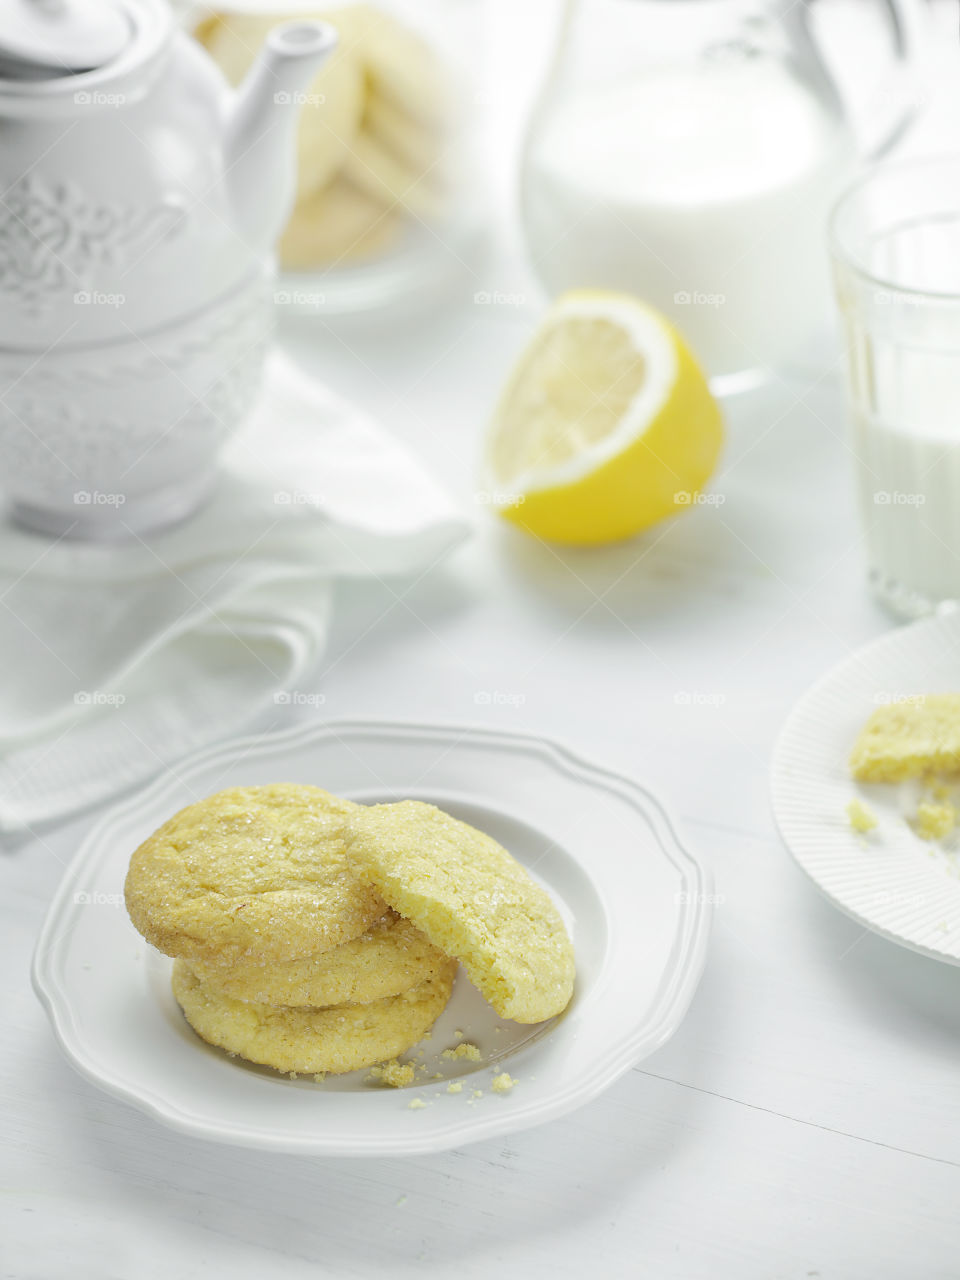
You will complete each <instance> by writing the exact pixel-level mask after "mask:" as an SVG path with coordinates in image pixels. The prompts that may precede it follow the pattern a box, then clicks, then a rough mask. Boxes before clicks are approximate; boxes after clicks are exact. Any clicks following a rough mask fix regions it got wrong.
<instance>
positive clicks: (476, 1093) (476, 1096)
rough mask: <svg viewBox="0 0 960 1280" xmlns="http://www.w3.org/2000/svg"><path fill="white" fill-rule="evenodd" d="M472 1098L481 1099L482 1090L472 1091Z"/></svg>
mask: <svg viewBox="0 0 960 1280" xmlns="http://www.w3.org/2000/svg"><path fill="white" fill-rule="evenodd" d="M473 1096H474V1097H475V1098H482V1097H483V1090H482V1089H474V1091H473Z"/></svg>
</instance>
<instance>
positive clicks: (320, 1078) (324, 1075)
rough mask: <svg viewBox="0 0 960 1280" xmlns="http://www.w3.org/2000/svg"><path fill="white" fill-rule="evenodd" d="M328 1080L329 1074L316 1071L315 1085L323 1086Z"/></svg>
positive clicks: (314, 1076) (314, 1075)
mask: <svg viewBox="0 0 960 1280" xmlns="http://www.w3.org/2000/svg"><path fill="white" fill-rule="evenodd" d="M326 1078H327V1073H326V1072H325V1071H315V1072H314V1073H313V1083H314V1084H323V1082H324V1080H326Z"/></svg>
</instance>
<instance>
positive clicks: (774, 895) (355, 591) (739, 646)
mask: <svg viewBox="0 0 960 1280" xmlns="http://www.w3.org/2000/svg"><path fill="white" fill-rule="evenodd" d="M521 272H522V269H521V267H520V266H519V265H518V263H517V261H516V259H515V258H514V257H512V256H511V254H510V253H509V252H504V253H503V254H501V256H499V257H497V258H495V259H494V260H493V262H492V264H490V265H489V266H487V267H485V268H482V269H480V272H479V274H478V275H477V276H476V277H473V278H471V279H469V280H466V281H465V282H464V284H463V286H462V288H461V289H460V291H459V295H458V297H456V298H454V299H453V300H452V301H451V302H450V304H449V305H447V306H445V307H443V308H439V309H437V310H436V311H435V312H434V313H433V314H432V315H431V316H430V317H428V318H421V319H420V320H419V321H418V322H417V323H416V324H410V325H403V326H395V327H383V328H381V329H379V330H375V329H371V328H370V327H369V326H367V327H362V326H357V325H353V326H351V325H341V326H339V327H338V328H337V330H336V331H334V330H333V329H330V328H327V327H326V326H324V325H323V324H318V323H311V322H306V321H293V320H288V321H285V323H284V327H283V338H284V341H285V342H286V344H287V345H288V347H289V348H290V349H291V350H292V351H293V353H294V355H295V356H296V357H297V358H298V359H300V360H301V361H303V362H304V363H305V364H306V365H308V366H309V367H310V368H312V369H314V370H315V371H316V372H317V373H318V374H319V375H320V376H322V377H323V378H325V379H327V380H328V381H329V382H330V383H331V384H332V385H333V386H335V387H336V388H337V389H339V390H342V391H343V392H344V393H345V394H347V395H350V396H352V397H353V398H354V399H355V400H357V401H358V402H359V403H361V404H363V405H365V406H366V407H368V408H370V409H371V410H372V411H374V412H375V413H376V414H378V415H379V416H380V417H381V419H382V420H383V421H384V423H385V424H387V425H389V426H390V427H391V428H392V429H393V430H395V431H396V432H397V433H398V434H399V435H400V436H401V437H403V438H404V439H406V440H407V441H409V443H410V445H411V447H413V448H415V449H417V450H419V451H420V452H421V453H422V454H423V456H424V457H426V458H429V459H430V462H431V465H432V466H433V469H434V470H435V472H436V473H437V474H438V475H440V476H441V477H443V478H444V479H445V480H446V481H447V483H448V484H449V485H450V487H451V488H452V489H453V490H454V491H455V492H456V493H457V494H458V495H459V496H460V497H461V499H462V500H463V502H464V504H465V506H468V507H469V508H470V509H472V510H475V511H476V514H477V518H478V521H479V531H478V536H477V537H476V539H475V540H474V542H473V543H472V544H471V545H470V546H468V547H467V548H465V549H463V550H462V551H460V552H459V553H457V554H456V556H455V557H454V558H452V559H451V560H450V561H448V562H447V563H446V564H445V565H443V566H441V567H440V568H437V569H435V570H433V571H431V572H429V573H428V574H426V575H425V576H424V577H423V578H422V579H421V580H420V581H418V582H416V583H398V584H394V588H393V590H392V591H386V590H384V589H383V588H381V587H379V586H375V585H363V586H354V587H349V588H344V589H343V590H342V591H341V593H340V599H339V608H338V610H337V615H336V625H335V630H334V635H333V637H332V641H331V645H330V647H329V650H328V652H327V654H326V656H325V659H324V661H323V663H322V665H321V668H320V669H319V670H318V672H317V673H316V679H315V682H314V683H313V684H311V685H310V689H311V690H318V691H319V690H322V691H323V693H324V694H325V696H326V702H325V704H324V705H323V707H322V708H320V709H319V711H318V710H316V709H314V710H311V711H310V714H315V715H316V714H322V715H323V716H324V717H327V718H334V717H347V716H349V717H355V716H370V717H378V718H382V717H396V718H401V719H413V720H417V719H420V720H445V721H463V720H466V721H474V722H479V723H486V724H492V725H496V726H498V727H509V728H516V729H522V730H527V731H532V732H536V733H541V734H544V735H547V736H550V737H557V738H559V739H561V740H564V741H566V742H568V743H570V744H571V745H573V746H574V747H576V749H577V750H578V751H579V752H581V753H583V754H585V755H587V756H589V757H594V758H596V759H597V760H598V761H601V762H604V763H607V764H610V765H612V766H614V767H615V768H619V769H622V770H625V771H627V772H629V773H631V774H635V775H637V776H639V777H641V778H644V779H646V780H647V781H648V782H650V783H651V784H652V785H653V786H654V788H655V789H656V790H657V791H658V792H659V794H660V795H661V796H662V798H663V799H664V800H665V801H666V803H667V804H668V806H669V807H670V808H671V809H672V810H673V811H674V814H675V815H676V817H677V819H678V821H679V825H680V828H681V831H682V832H683V833H684V834H685V836H686V839H687V840H688V842H689V843H690V844H691V846H694V847H696V848H697V849H698V850H699V851H700V852H701V853H702V855H703V856H704V857H705V858H707V859H709V861H710V862H711V863H712V865H713V867H714V869H715V872H716V877H717V883H718V889H719V891H720V894H721V895H722V901H721V902H720V904H719V905H718V907H717V910H716V917H715V928H714V934H713V939H712V945H711V949H710V954H709V958H708V963H707V969H706V972H705V975H704V978H703V981H702V983H701V986H700V989H699V992H698V994H697V996H696V998H695V1000H694V1003H693V1006H692V1008H691V1010H690V1013H689V1015H688V1017H687V1019H686V1021H685V1022H684V1024H683V1026H682V1027H681V1029H680V1031H679V1032H678V1034H677V1035H676V1037H675V1038H674V1039H673V1041H672V1042H671V1043H670V1044H668V1045H667V1046H666V1047H665V1048H664V1049H662V1050H661V1051H660V1052H659V1053H657V1054H656V1055H655V1056H654V1057H652V1058H650V1059H649V1060H647V1061H646V1062H644V1063H642V1064H641V1065H640V1066H638V1067H637V1068H636V1069H634V1070H633V1071H631V1072H630V1073H629V1074H627V1075H626V1076H625V1077H624V1078H623V1079H621V1081H620V1082H619V1083H618V1084H617V1085H616V1086H614V1087H613V1088H612V1089H611V1090H610V1091H609V1092H608V1093H607V1094H605V1095H604V1096H603V1097H601V1098H600V1099H599V1100H597V1101H595V1102H593V1103H592V1104H590V1105H589V1106H587V1107H585V1108H584V1109H582V1110H581V1111H579V1112H577V1113H575V1114H573V1115H572V1116H570V1117H568V1118H567V1119H564V1120H561V1121H557V1122H555V1123H553V1124H550V1125H546V1126H543V1127H541V1128H539V1129H534V1130H531V1131H528V1132H525V1133H521V1134H517V1135H515V1136H514V1137H512V1138H510V1139H507V1140H503V1141H493V1142H486V1143H480V1144H478V1145H475V1146H471V1147H468V1148H465V1149H463V1150H460V1151H454V1152H451V1153H449V1154H446V1155H439V1156H433V1157H418V1158H414V1159H410V1160H341V1161H321V1160H316V1159H309V1158H294V1157H284V1156H279V1155H267V1154H261V1153H257V1152H247V1151H243V1150H238V1149H234V1148H229V1147H219V1146H216V1145H212V1144H207V1143H204V1142H201V1141H196V1140H191V1139H189V1138H186V1137H183V1136H181V1135H179V1134H177V1133H173V1132H168V1131H166V1130H165V1129H163V1128H161V1127H159V1126H158V1125H157V1124H156V1123H155V1122H153V1121H152V1120H150V1119H148V1118H147V1117H145V1116H142V1115H140V1114H139V1113H138V1112H136V1111H134V1110H132V1109H130V1108H128V1107H127V1106H125V1105H123V1104H121V1103H119V1102H116V1101H114V1100H112V1099H111V1098H109V1097H107V1096H105V1095H103V1094H101V1093H99V1092H98V1091H97V1090H96V1089H94V1088H93V1087H92V1086H91V1085H89V1084H87V1083H86V1082H85V1081H84V1080H82V1079H81V1078H80V1077H78V1076H77V1075H76V1074H75V1073H74V1072H73V1071H72V1070H71V1068H70V1067H69V1066H68V1065H67V1063H66V1062H65V1061H64V1060H63V1059H62V1058H61V1056H60V1053H59V1051H58V1050H57V1048H56V1046H55V1044H54V1041H53V1037H52V1035H51V1033H50V1031H49V1029H48V1027H47V1024H46V1020H45V1018H44V1015H43V1013H42V1011H41V1009H40V1006H39V1004H38V1003H37V1000H36V998H35V997H34V995H33V993H32V991H31V989H30V984H29V977H28V970H29V963H30V956H31V951H32V947H33V940H34V937H35V934H36V932H37V929H38V927H39V924H40V921H41V919H42V916H43V913H44V910H45V906H46V903H47V901H48V899H49V897H50V894H51V892H52V889H53V887H54V885H55V883H56V882H57V879H58V877H59V876H60V874H61V872H62V869H63V862H64V861H65V860H66V859H68V858H69V857H70V855H71V853H72V852H73V850H74V849H75V847H76V845H77V842H78V840H79V838H80V837H81V836H82V835H83V833H84V831H85V830H86V829H87V828H88V827H89V826H90V825H91V823H92V821H93V818H94V816H95V815H90V814H88V815H85V816H84V817H83V818H81V819H77V820H76V821H73V822H70V823H69V824H65V825H63V826H61V827H59V828H55V829H52V830H50V831H46V832H44V833H43V836H44V838H43V840H42V841H39V840H35V839H32V838H31V839H25V840H11V841H8V842H7V843H6V844H5V846H4V851H3V856H2V858H0V885H2V893H0V989H2V993H3V1006H2V1007H3V1011H4V1021H3V1035H2V1042H3V1052H2V1054H0V1073H2V1083H0V1090H2V1097H3V1102H4V1106H5V1109H6V1115H5V1127H6V1133H5V1141H4V1143H3V1145H2V1147H0V1181H2V1184H3V1196H2V1198H0V1275H3V1276H12V1277H16V1278H17V1280H51V1278H53V1277H56V1278H59V1277H66V1276H70V1277H79V1278H80V1280H83V1278H85V1277H95V1278H96V1280H107V1278H113V1277H116V1278H118V1280H130V1278H133V1277H135V1278H136V1280H141V1278H142V1280H154V1278H156V1280H168V1277H171V1276H175V1277H178V1278H182V1280H186V1278H188V1277H209V1276H221V1275H223V1276H226V1275H229V1276H231V1277H235V1278H236V1280H241V1278H242V1280H246V1277H251V1280H252V1278H254V1277H256V1278H257V1280H260V1278H261V1277H263V1276H264V1275H269V1276H273V1275H277V1276H283V1277H291V1278H293V1277H301V1276H303V1277H306V1276H318V1275H320V1276H332V1277H354V1276H357V1277H377V1276H381V1275H385V1274H390V1275H392V1276H397V1277H402V1276H408V1275H410V1276H413V1275H419V1276H431V1277H444V1278H445V1277H448V1276H453V1275H458V1276H462V1277H489V1276H491V1275H498V1276H504V1277H510V1278H511V1280H512V1278H513V1277H518V1278H519V1277H539V1276H544V1277H546V1276H551V1277H553V1276H557V1277H577V1278H578V1280H579V1278H580V1277H582V1276H584V1275H590V1274H604V1275H609V1276H614V1277H620V1276H631V1277H632V1276H641V1277H651V1278H652V1280H701V1278H703V1280H707V1278H708V1277H709V1278H710V1280H805V1278H807V1277H822V1278H823V1280H888V1278H889V1280H900V1278H901V1277H903V1276H905V1275H910V1276H915V1277H918V1280H956V1277H957V1276H960V1070H958V1068H960V970H958V969H954V968H950V967H948V966H946V965H940V964H938V963H936V962H935V961H932V960H927V959H925V958H922V957H920V956H917V955H914V954H912V953H910V952H908V951H905V950H902V949H899V948H897V947H895V946H893V945H891V944H889V943H887V942H884V941H882V940H881V939H879V938H877V937H875V936H874V935H872V934H869V933H864V932H862V931H861V930H860V929H859V927H858V926H856V925H855V924H854V923H852V922H851V921H850V920H849V919H847V918H846V917H844V916H843V915H841V914H840V913H839V912H837V911H836V910H834V909H833V908H832V907H831V906H830V905H829V904H828V903H826V902H825V901H824V900H822V899H821V898H820V897H819V896H818V894H817V893H816V892H815V891H814V890H813V889H812V888H811V887H810V885H809V884H808V883H807V882H806V880H805V879H804V878H803V877H802V875H801V874H800V872H799V871H797V870H796V869H795V868H794V866H793V864H792V863H791V861H790V860H789V858H788V856H787V854H786V853H785V852H784V850H783V849H782V847H781V845H780V843H779V841H778V838H777V836H776V834H775V832H774V829H773V825H772V820H771V816H770V810H769V801H768V787H767V770H768V762H769V756H770V749H771V746H772V743H773V740H774V737H775V735H776V733H777V730H778V727H779V726H780V724H781V722H782V720H783V718H784V715H785V714H786V712H787V710H788V709H789V707H790V705H791V704H792V702H793V700H794V699H795V698H796V697H797V696H798V694H800V693H801V692H802V690H803V689H804V688H805V687H806V686H807V685H808V684H809V683H810V682H811V681H812V680H813V679H815V678H816V677H817V676H818V675H819V674H820V673H821V672H822V671H823V670H824V669H825V668H826V667H828V666H829V665H831V664H832V663H833V662H835V661H836V660H838V659H840V658H842V657H844V656H845V655H846V654H847V653H849V651H850V649H851V648H852V647H853V646H856V645H859V644H861V643H862V642H864V641H866V640H869V639H870V638H871V637H873V636H875V635H878V634H880V633H881V632H882V631H883V630H884V629H885V628H886V627H888V626H889V625H891V624H890V621H889V619H887V618H886V617H885V616H884V615H882V614H881V613H880V611H879V610H878V609H877V608H876V607H875V606H874V605H873V604H872V603H871V602H870V600H869V598H868V597H867V594H866V592H865V589H864V582H863V577H864V566H863V556H862V547H861V544H860V541H859V537H858V530H857V523H856V520H855V515H854V507H853V501H852V483H851V475H850V467H851V459H850V455H849V452H848V450H847V448H846V445H845V443H844V432H843V415H842V408H841V405H840V396H839V387H838V384H837V383H836V381H835V380H833V379H830V378H828V379H824V380H823V381H821V382H820V383H819V384H818V385H815V386H812V387H811V386H806V387H805V386H804V385H802V384H799V383H797V384H792V385H781V386H778V387H774V388H772V389H770V390H769V391H768V392H764V393H762V394H758V395H755V396H754V397H753V398H752V399H750V400H743V401H741V402H740V403H737V404H734V405H732V406H730V409H729V417H730V426H731V432H730V436H731V438H730V443H729V448H728V450H727V453H726V457H725V460H724V465H723V469H722V472H721V474H720V475H719V476H718V478H717V480H716V483H715V485H714V489H715V491H716V492H717V493H720V494H722V495H723V497H724V499H725V501H724V503H723V505H722V506H719V507H702V508H699V509H697V510H695V511H693V512H691V513H690V514H689V515H688V516H686V517H684V518H683V519H681V520H678V521H676V522H674V523H672V524H670V525H668V526H663V527H662V528H660V529H659V530H656V531H654V532H653V534H652V535H650V536H649V537H647V538H646V539H644V540H642V541H640V542H637V543H635V544H632V545H629V546H619V547H614V548H612V549H609V550H605V551H599V552H590V553H586V552H569V551H552V550H549V549H546V548H544V547H542V546H539V545H537V544H535V543H533V542H530V541H526V540H524V539H523V538H522V537H520V536H519V535H515V536H514V535H512V533H511V531H509V530H501V529H499V528H495V527H493V526H492V523H491V522H490V520H489V518H488V516H487V513H486V512H484V511H483V510H482V508H480V507H479V505H478V504H477V503H476V502H475V499H474V491H475V487H476V481H475V479H474V473H473V462H474V457H475V453H476V442H477V438H478V432H479V430H480V427H481V425H482V423H483V420H484V417H485V414H486V413H487V412H488V410H489V407H490V404H491V400H492V398H493V395H494V393H495V390H496V388H497V387H498V385H499V383H500V381H501V379H502V376H503V374H504V372H505V370H506V368H507V366H508V364H509V362H510V360H511V358H512V356H513V355H514V353H515V352H516V350H517V347H518V344H519V343H520V342H521V341H522V340H523V338H524V337H525V336H526V334H527V333H528V332H529V330H530V328H531V326H532V324H533V322H534V320H535V317H536V305H535V303H534V300H533V298H534V295H533V291H532V286H531V284H530V282H529V280H527V279H526V278H525V277H524V276H523V275H522V273H521ZM477 289H487V290H490V291H494V290H502V291H504V292H526V293H527V295H528V297H529V298H530V302H529V304H528V305H527V306H526V307H522V308H513V307H507V306H499V307H498V306H476V305H473V303H472V295H473V293H474V291H475V290H477ZM481 692H491V693H504V694H516V695H520V696H519V697H517V698H514V699H511V700H508V701H504V700H498V699H492V700H491V702H490V703H489V704H482V703H478V702H477V699H476V695H477V694H478V693H481ZM685 694H694V695H708V696H706V697H704V698H700V697H694V698H691V699H689V700H687V701H686V702H685V701H684V698H683V695H685ZM678 695H679V697H678ZM296 715H297V709H296V708H292V707H281V708H278V709H277V714H276V715H275V716H274V717H271V720H270V722H269V724H273V725H276V726H279V725H281V724H286V723H289V722H290V721H291V720H292V719H293V718H295V716H296ZM269 724H265V725H264V727H269Z"/></svg>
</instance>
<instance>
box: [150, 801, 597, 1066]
mask: <svg viewBox="0 0 960 1280" xmlns="http://www.w3.org/2000/svg"><path fill="white" fill-rule="evenodd" d="M126 902H127V910H128V912H129V914H130V918H131V919H132V921H133V923H134V925H135V926H136V928H137V929H138V930H139V931H140V933H142V934H143V936H144V937H145V938H146V939H147V941H148V942H150V943H152V944H153V945H154V946H155V947H157V948H158V949H159V950H160V951H163V952H165V953H166V954H167V955H170V956H174V957H176V964H175V965H174V970H173V991H174V995H175V996H176V998H177V1001H178V1003H179V1004H180V1006H181V1008H182V1009H183V1012H184V1015H185V1016H186V1018H187V1021H188V1022H189V1023H190V1025H191V1026H192V1027H193V1028H194V1030H195V1031H196V1032H197V1033H198V1034H199V1035H200V1036H201V1037H202V1038H203V1039H204V1040H207V1041H208V1042H209V1043H211V1044H214V1045H218V1046H220V1047H221V1048H224V1049H226V1050H228V1051H229V1052H231V1053H234V1054H238V1055H240V1056H241V1057H243V1058H246V1059H248V1060H249V1061H251V1062H257V1063H261V1064H263V1065H266V1066H270V1067H274V1068H276V1069H277V1070H280V1071H286V1072H305V1073H311V1074H314V1073H321V1072H345V1071H353V1070H356V1069H358V1068H361V1067H367V1066H371V1065H373V1064H375V1063H378V1062H383V1061H385V1060H387V1059H391V1058H394V1057H396V1056H397V1055H398V1054H400V1053H403V1052H405V1051H406V1050H407V1049H409V1048H411V1047H412V1046H413V1045H414V1044H416V1043H417V1041H419V1040H420V1039H421V1038H422V1037H423V1035H424V1034H425V1033H426V1031H427V1030H428V1029H429V1028H430V1027H431V1026H432V1025H433V1023H434V1021H435V1020H436V1018H437V1017H438V1016H439V1014H440V1013H441V1011H442V1010H443V1008H444V1006H445V1005H446V1003H447V1000H448V999H449V997H450V993H451V990H452V987H453V980H454V976H455V974H456V969H457V962H458V961H462V963H463V965H464V967H465V969H466V971H467V975H468V977H469V978H470V979H471V980H472V981H473V982H474V983H475V985H476V986H477V987H478V988H479V989H480V991H481V992H482V993H483V995H484V996H486V998H487V999H488V1000H489V1001H490V1003H491V1004H492V1005H493V1006H494V1008H495V1009H496V1010H497V1012H498V1013H499V1014H500V1015H501V1016H502V1017H506V1018H513V1019H515V1020H517V1021H520V1022H539V1021H542V1020H544V1019H545V1018H549V1017H552V1016H553V1015H554V1014H556V1013H559V1012H561V1011H562V1010H563V1009H564V1008H565V1007H566V1005H567V1003H568V1002H569V999H570V996H571V993H572V990H573V976H574V963H573V949H572V947H571V944H570V940H569V938H568V936H567V933H566V930H565V928H564V926H563V923H562V921H561V920H560V917H559V915H558V914H557V912H556V909H555V907H554V906H553V903H552V902H551V900H550V898H549V896H548V895H547V893H546V892H545V891H544V890H543V889H541V888H540V887H539V886H538V885H537V884H535V883H534V882H533V881H532V880H531V879H530V878H529V876H528V875H527V874H526V872H525V871H524V870H523V868H522V867H520V865H519V864H518V863H517V862H515V861H514V859H513V858H511V857H510V855H509V854H508V853H507V852H506V851H505V850H504V849H502V848H501V847H500V846H499V845H498V844H497V843H496V842H495V841H493V840H492V839H490V837H488V836H486V835H484V834H483V833H482V832H479V831H476V830H475V829H474V828H472V827H469V826H467V825H466V824H465V823H461V822H457V821H456V820H455V819H453V818H451V817H449V816H448V815H447V814H444V813H442V812H441V811H440V810H438V809H435V808H434V807H433V806H432V805H426V804H421V803H419V802H415V801H404V802H402V803H400V804H392V805H375V806H370V807H368V808H366V807H363V806H360V805H355V804H353V803H351V802H350V801H347V800H341V799H339V798H338V797H336V796H333V795H331V794H330V793H329V792H326V791H323V790H321V789H320V788H319V787H312V786H305V785H294V784H274V785H269V786H260V787H237V788H232V789H230V790H227V791H221V792H218V793H217V794H216V795H213V796H210V797H208V798H207V799H206V800H202V801H200V802H198V803H197V804H193V805H190V806H189V807H188V808H186V809H183V810H182V811H181V812H180V813H177V814H175V815H174V816H173V817H172V818H171V819H170V820H169V821H168V822H166V823H165V824H164V825H163V826H162V827H160V828H159V830H158V831H156V832H155V833H154V834H153V835H152V836H150V837H149V838H148V839H147V840H146V841H145V842H144V843H143V844H142V845H141V846H140V848H139V849H137V851H136V852H135V853H134V855H133V857H132V859H131V862H130V869H129V872H128V875H127V881H126Z"/></svg>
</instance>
